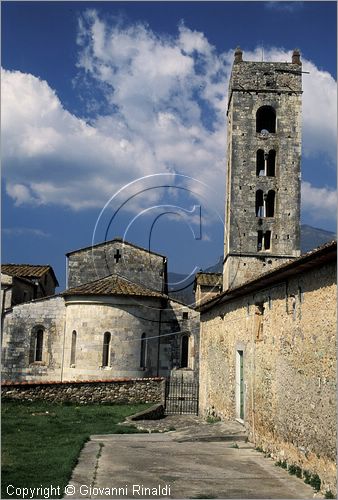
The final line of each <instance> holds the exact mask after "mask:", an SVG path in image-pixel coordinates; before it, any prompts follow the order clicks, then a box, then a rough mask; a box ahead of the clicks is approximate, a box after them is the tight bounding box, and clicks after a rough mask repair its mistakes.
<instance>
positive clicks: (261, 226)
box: [223, 62, 301, 290]
mask: <svg viewBox="0 0 338 500" xmlns="http://www.w3.org/2000/svg"><path fill="white" fill-rule="evenodd" d="M300 69H301V67H300V66H299V65H297V64H291V63H265V62H264V63H263V62H239V63H236V64H234V65H233V69H232V76H231V80H230V85H229V110H228V160H227V206H226V234H225V249H224V255H225V256H234V257H233V258H232V259H229V258H228V259H227V260H226V263H225V266H224V284H223V289H224V290H226V289H228V288H229V287H230V288H233V287H235V286H237V285H240V284H241V283H242V282H243V280H244V279H245V277H244V275H243V273H241V270H240V269H238V265H237V263H236V260H241V259H243V257H245V258H246V259H247V265H248V266H250V268H251V269H252V271H251V272H253V273H254V274H255V275H256V276H257V275H259V274H260V273H261V265H260V263H259V262H258V261H257V259H255V258H254V259H251V260H250V259H249V257H250V256H257V254H258V253H259V254H260V255H266V256H267V257H269V258H270V260H272V264H271V266H272V267H274V266H275V265H278V264H280V263H281V262H279V259H278V257H284V258H286V257H290V258H292V257H297V256H298V255H299V254H300V251H299V248H300V234H299V217H300V155H301V73H300ZM263 105H267V106H271V107H273V108H274V110H275V112H276V131H275V133H270V134H268V136H267V137H265V136H264V135H262V134H261V133H257V132H256V112H257V110H258V109H259V108H260V107H261V106H263ZM259 149H261V150H263V151H264V153H268V152H269V151H270V150H275V151H276V165H275V169H276V171H275V176H274V177H273V176H257V175H256V153H257V151H258V150H259ZM257 190H262V191H263V193H264V194H267V192H268V191H269V190H273V191H275V212H274V216H273V217H257V216H256V191H257ZM258 231H263V233H265V232H266V231H271V246H270V249H269V250H266V251H264V250H262V251H259V252H258V251H257V241H258ZM233 267H235V268H236V269H237V271H238V272H237V273H236V274H235V273H234V272H233V270H232V268H233Z"/></svg>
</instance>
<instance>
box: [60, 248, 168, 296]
mask: <svg viewBox="0 0 338 500" xmlns="http://www.w3.org/2000/svg"><path fill="white" fill-rule="evenodd" d="M117 252H118V253H119V257H118V258H117V260H118V262H116V258H115V257H114V255H117ZM67 256H68V278H67V279H68V281H67V286H68V288H72V287H76V286H79V285H82V284H84V283H89V282H91V281H95V280H97V279H100V278H104V277H106V276H109V275H110V274H114V273H116V274H119V275H120V276H124V277H125V278H127V279H130V280H131V281H133V282H134V283H139V284H141V285H143V286H146V287H148V288H151V289H152V290H158V291H160V292H162V291H164V281H165V266H166V263H165V262H166V261H165V257H163V256H161V255H157V254H154V253H150V252H148V251H147V250H144V249H140V248H137V247H134V246H133V245H130V244H128V243H124V242H123V241H122V240H121V241H120V240H114V241H112V242H107V243H106V244H102V245H97V246H93V247H90V248H85V249H82V250H79V251H77V252H71V253H69V254H68V255H67Z"/></svg>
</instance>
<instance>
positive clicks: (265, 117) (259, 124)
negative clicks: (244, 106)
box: [256, 106, 276, 134]
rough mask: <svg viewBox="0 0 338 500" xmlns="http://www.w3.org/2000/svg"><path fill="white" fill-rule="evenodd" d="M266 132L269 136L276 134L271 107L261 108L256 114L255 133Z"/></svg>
mask: <svg viewBox="0 0 338 500" xmlns="http://www.w3.org/2000/svg"><path fill="white" fill-rule="evenodd" d="M262 130H267V131H268V132H270V133H271V134H274V133H275V132H276V112H275V110H274V109H273V107H272V106H261V107H260V108H259V109H258V110H257V113H256V132H257V133H260V132H262Z"/></svg>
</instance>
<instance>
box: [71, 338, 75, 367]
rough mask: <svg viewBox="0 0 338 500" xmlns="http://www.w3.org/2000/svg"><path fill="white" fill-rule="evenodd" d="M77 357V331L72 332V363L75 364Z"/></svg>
mask: <svg viewBox="0 0 338 500" xmlns="http://www.w3.org/2000/svg"><path fill="white" fill-rule="evenodd" d="M75 357H76V331H75V330H73V332H72V346H71V351H70V365H71V366H73V365H75Z"/></svg>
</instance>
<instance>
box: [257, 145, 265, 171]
mask: <svg viewBox="0 0 338 500" xmlns="http://www.w3.org/2000/svg"><path fill="white" fill-rule="evenodd" d="M256 175H257V176H263V175H265V161H264V151H263V149H259V150H258V151H257V153H256Z"/></svg>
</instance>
